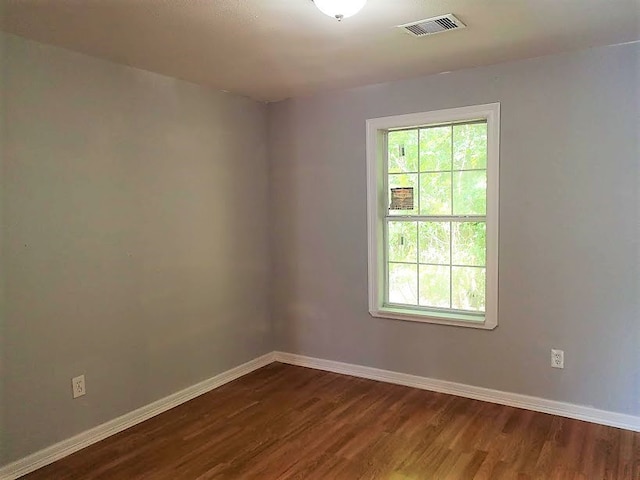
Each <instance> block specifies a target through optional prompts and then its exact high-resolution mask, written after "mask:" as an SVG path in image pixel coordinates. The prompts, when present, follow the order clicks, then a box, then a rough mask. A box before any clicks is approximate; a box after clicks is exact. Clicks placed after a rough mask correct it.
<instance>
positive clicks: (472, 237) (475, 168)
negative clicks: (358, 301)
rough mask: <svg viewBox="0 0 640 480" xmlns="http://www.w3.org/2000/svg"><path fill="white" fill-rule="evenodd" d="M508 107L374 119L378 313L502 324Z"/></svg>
mask: <svg viewBox="0 0 640 480" xmlns="http://www.w3.org/2000/svg"><path fill="white" fill-rule="evenodd" d="M499 129H500V104H498V103H493V104H489V105H479V106H472V107H463V108H455V109H449V110H439V111H435V112H428V113H418V114H409V115H400V116H394V117H384V118H374V119H370V120H367V181H368V210H369V311H370V313H371V314H372V315H373V316H376V317H385V318H395V319H400V320H416V321H423V322H431V323H441V324H449V325H461V326H467V327H476V328H485V329H492V328H495V327H496V326H497V323H498V184H499V182H498V164H499V158H498V157H499V139H500V131H499Z"/></svg>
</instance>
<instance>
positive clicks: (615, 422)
mask: <svg viewBox="0 0 640 480" xmlns="http://www.w3.org/2000/svg"><path fill="white" fill-rule="evenodd" d="M275 361H277V362H281V363H288V364H290V365H298V366H301V367H309V368H315V369H317V370H325V371H327V372H334V373H341V374H343V375H351V376H353V377H360V378H368V379H371V380H378V381H381V382H386V383H395V384H397V385H405V386H408V387H414V388H420V389H422V390H431V391H434V392H440V393H448V394H450V395H457V396H459V397H465V398H472V399H474V400H482V401H483V402H490V403H497V404H500V405H507V406H510V407H517V408H524V409H526V410H533V411H535V412H542V413H549V414H552V415H558V416H561V417H567V418H574V419H576V420H584V421H586V422H591V423H598V424H600V425H607V426H610V427H617V428H623V429H625V430H633V431H635V432H640V416H634V415H626V414H623V413H616V412H609V411H606V410H599V409H597V408H592V407H586V406H583V405H575V404H573V403H566V402H558V401H555V400H547V399H544V398H538V397H531V396H528V395H521V394H518V393H509V392H502V391H500V390H492V389H489V388H483V387H474V386H472V385H464V384H462V383H455V382H447V381H444V380H436V379H433V378H426V377H419V376H416V375H408V374H406V373H398V372H391V371H388V370H380V369H378V368H372V367H364V366H361V365H352V364H349V363H342V362H334V361H332V360H323V359H320V358H313V357H306V356H304V355H296V354H291V353H283V352H275Z"/></svg>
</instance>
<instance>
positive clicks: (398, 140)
mask: <svg viewBox="0 0 640 480" xmlns="http://www.w3.org/2000/svg"><path fill="white" fill-rule="evenodd" d="M388 147H389V173H403V172H417V171H418V130H400V131H397V132H389V136H388ZM403 153H404V155H402V154H403Z"/></svg>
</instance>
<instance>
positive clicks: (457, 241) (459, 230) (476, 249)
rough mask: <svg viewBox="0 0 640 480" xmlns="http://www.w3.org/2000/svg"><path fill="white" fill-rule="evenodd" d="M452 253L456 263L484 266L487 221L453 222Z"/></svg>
mask: <svg viewBox="0 0 640 480" xmlns="http://www.w3.org/2000/svg"><path fill="white" fill-rule="evenodd" d="M452 235H453V238H452V247H453V251H452V255H451V263H453V264H454V265H470V266H478V267H484V266H485V263H486V253H487V252H486V245H487V239H486V237H487V225H486V223H485V222H453V224H452Z"/></svg>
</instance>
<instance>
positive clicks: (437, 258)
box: [418, 222, 451, 265]
mask: <svg viewBox="0 0 640 480" xmlns="http://www.w3.org/2000/svg"><path fill="white" fill-rule="evenodd" d="M450 229H451V223H450V222H420V225H419V228H418V232H419V233H418V238H419V244H420V263H438V264H441V265H449V263H450V261H451V256H450V251H449V250H450V248H449V244H450V241H449V232H450Z"/></svg>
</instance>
